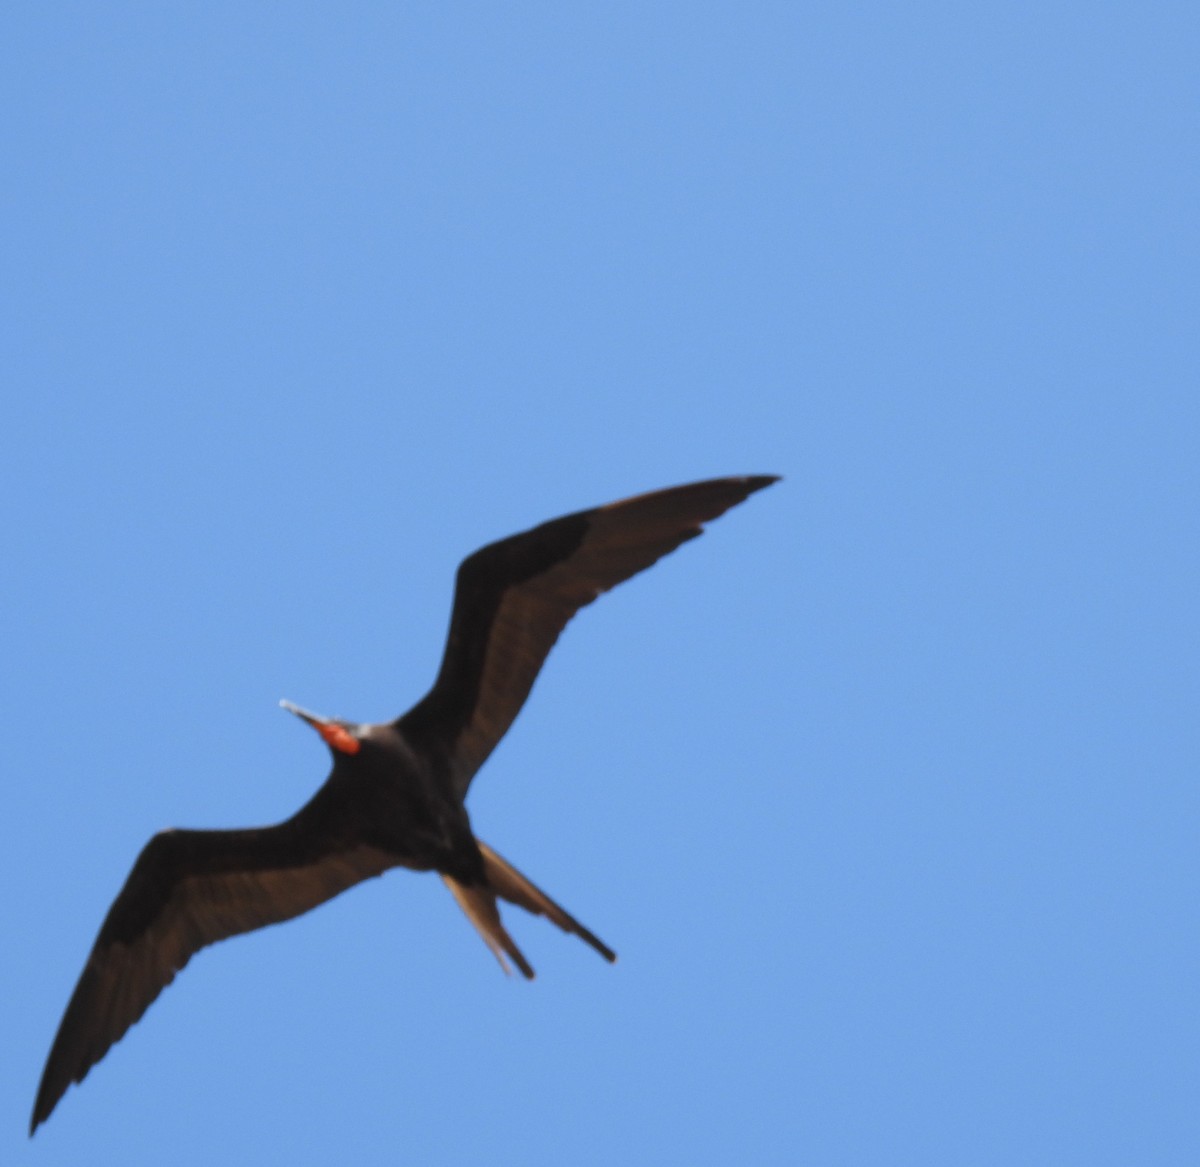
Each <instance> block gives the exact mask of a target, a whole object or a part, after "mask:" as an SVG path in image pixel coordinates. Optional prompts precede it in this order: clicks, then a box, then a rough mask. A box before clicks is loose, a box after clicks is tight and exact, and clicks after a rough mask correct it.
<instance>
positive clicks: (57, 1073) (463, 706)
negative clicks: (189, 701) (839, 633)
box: [29, 475, 777, 1135]
mask: <svg viewBox="0 0 1200 1167" xmlns="http://www.w3.org/2000/svg"><path fill="white" fill-rule="evenodd" d="M775 481H777V479H776V478H775V477H774V476H771V475H758V476H754V477H745V478H717V479H712V480H710V481H707V482H695V483H692V484H690V485H687V486H677V487H673V488H671V489H668V490H659V491H655V492H653V493H651V494H643V495H638V496H636V497H634V498H629V499H625V500H623V501H620V502H614V503H610V504H609V505H608V506H602V507H596V508H594V509H592V510H586V511H579V512H577V513H576V514H570V515H565V516H563V517H562V518H558V519H552V520H551V521H550V522H547V523H543V524H542V525H541V526H538V527H534V528H532V529H531V530H529V531H525V532H522V533H521V534H519V535H513V536H511V537H510V538H508V539H502V540H500V541H499V542H496V543H491V544H489V545H488V546H486V547H483V548H482V549H480V550H479V551H476V552H475V553H474V554H473V555H471V556H469V557H468V558H467V559H465V560H464V561H463V563H462V564H461V565H460V567H459V569H458V575H457V579H456V581H455V588H454V605H453V609H452V611H451V616H450V631H449V635H448V637H447V641H446V649H445V654H444V656H443V658H442V664H441V669H440V671H439V672H438V675H437V679H436V680H435V681H434V683H433V688H432V689H430V690H429V692H428V693H427V694H426V695H425V696H424V697H423V698H422V699H421V700H420V701H418V702H417V704H416V705H414V706H413V708H412V709H410V710H409V711H408V712H407V713H405V714H404V715H403V716H401V717H399V718H397V719H396V720H395V721H387V722H381V723H380V724H378V725H364V724H359V723H356V722H352V721H344V720H342V719H340V718H332V717H320V716H318V715H317V714H315V713H309V712H308V711H307V710H304V709H301V708H300V707H299V706H298V705H293V704H292V703H291V702H288V701H284V702H281V704H282V705H283V706H284V708H286V709H288V710H289V711H291V712H292V713H295V714H296V715H297V716H299V717H300V718H302V719H303V720H304V721H306V722H307V723H308V724H309V725H311V726H312V727H313V728H314V729H315V730H316V731H317V733H318V734H320V735H321V737H322V738H323V739H324V740H325V742H326V744H327V745H328V746H329V749H330V752H331V754H332V755H333V769H332V771H331V773H330V775H329V777H328V779H327V780H326V781H325V784H324V785H323V786H322V787H321V788H320V789H319V790H318V791H317V793H316V794H315V795H314V796H313V797H312V799H311V800H310V801H309V802H308V803H306V804H305V805H304V806H303V807H302V808H301V809H300V810H299V811H297V813H296V814H295V815H293V816H292V817H291V818H290V819H287V820H285V821H284V822H281V823H278V824H276V825H275V826H269V827H257V828H251V829H248V830H232V831H220V830H215V831H213V830H210V831H193V830H168V831H162V832H160V833H159V834H157V835H155V836H154V837H153V838H152V839H151V840H150V842H149V843H147V844H146V846H145V848H143V850H142V853H141V854H140V855H139V856H138V858H137V861H136V862H135V863H134V865H133V870H132V871H131V872H130V873H129V878H128V879H127V880H126V881H125V886H124V887H123V888H122V889H121V892H120V894H119V895H118V896H117V898H116V900H115V901H114V903H113V905H112V907H111V908H110V909H109V912H108V915H107V916H106V917H105V919H104V923H103V924H102V925H101V927H100V933H99V935H98V936H97V937H96V942H95V944H94V945H93V947H92V951H91V953H90V955H89V956H88V959H87V964H86V965H84V969H83V973H82V975H81V976H80V978H79V983H78V984H77V985H76V987H75V992H74V993H73V994H72V996H71V1000H70V1002H69V1003H68V1005H67V1009H66V1013H65V1014H64V1015H63V1019H62V1022H61V1023H60V1024H59V1027H58V1033H57V1035H56V1036H55V1038H54V1044H53V1045H52V1046H51V1048H50V1056H49V1058H48V1059H47V1061H46V1068H45V1070H44V1071H43V1073H42V1080H41V1084H40V1085H39V1087H38V1092H37V1099H36V1101H35V1102H34V1106H33V1117H32V1119H31V1121H30V1126H29V1133H30V1134H31V1135H32V1134H33V1132H34V1131H35V1130H36V1129H37V1127H38V1125H39V1124H40V1123H42V1122H44V1121H45V1120H46V1119H47V1118H49V1116H50V1113H51V1111H53V1109H54V1108H55V1106H56V1105H57V1104H58V1101H59V1099H60V1098H62V1096H63V1094H64V1093H65V1092H66V1090H67V1087H68V1086H70V1084H71V1083H72V1082H82V1081H83V1079H84V1077H85V1076H86V1075H87V1072H88V1071H89V1070H90V1069H91V1067H92V1066H94V1065H95V1064H96V1063H97V1062H98V1061H99V1060H100V1059H101V1058H102V1057H104V1055H105V1054H106V1053H107V1052H108V1050H109V1048H110V1047H111V1046H112V1045H113V1044H114V1043H115V1042H116V1041H118V1040H119V1039H120V1038H121V1037H122V1035H123V1034H124V1033H125V1032H126V1030H128V1029H129V1027H130V1026H131V1025H133V1024H134V1022H135V1021H137V1020H138V1019H139V1018H140V1017H141V1016H142V1014H143V1013H144V1012H145V1011H146V1009H147V1008H148V1007H149V1005H150V1003H151V1002H152V1001H153V1000H154V999H155V998H156V997H157V996H158V995H159V993H161V992H162V991H163V989H164V988H166V986H167V985H169V984H170V983H171V981H172V980H173V979H174V978H175V974H176V973H177V972H179V970H180V969H182V968H183V967H184V965H186V964H187V962H188V961H189V960H190V959H191V957H192V956H193V955H194V954H195V953H196V952H198V951H199V950H200V949H201V948H203V947H205V946H206V945H208V944H215V943H216V942H217V941H218V940H224V939H227V938H228V937H230V936H236V935H238V934H239V933H242V932H250V931H253V930H254V929H255V928H262V927H265V926H266V925H268V924H278V923H280V922H282V921H284V920H290V919H293V918H294V917H296V916H299V915H301V914H302V913H304V912H307V911H309V910H310V909H312V908H315V907H316V906H317V905H318V904H322V903H324V902H325V901H326V900H329V899H332V898H333V897H334V896H336V895H338V894H340V893H341V892H344V891H346V890H347V889H348V888H350V887H353V886H354V885H355V884H356V883H360V882H361V881H362V880H364V879H368V878H370V877H371V876H375V875H381V874H382V873H383V872H385V871H387V870H388V869H389V868H392V867H408V868H411V869H413V870H416V871H431V870H432V871H436V872H437V873H438V874H439V875H441V877H442V879H443V880H445V882H446V885H447V886H448V887H449V888H450V891H451V892H452V893H453V894H454V898H455V899H456V900H457V901H458V903H459V906H460V907H461V908H462V909H463V911H464V912H465V913H466V915H467V917H468V919H470V921H471V923H472V924H474V926H475V927H476V929H478V931H479V934H480V936H482V937H483V940H484V942H485V943H486V944H487V946H488V947H489V948H490V949H491V950H492V952H493V953H494V954H495V956H496V958H497V959H498V960H499V961H500V964H501V966H502V967H503V968H504V970H505V971H506V972H507V971H509V967H508V963H507V960H506V957H507V958H508V959H509V960H511V961H512V962H513V964H515V965H516V966H517V968H518V969H520V971H521V972H522V973H523V974H524V975H525V976H526V977H527V978H532V977H533V969H532V967H530V964H529V962H528V961H527V960H526V959H525V957H524V955H523V954H522V953H521V950H520V949H519V948H517V946H516V944H515V943H514V942H513V939H512V937H511V936H510V935H509V934H508V932H507V931H506V930H505V928H504V925H503V924H502V923H501V920H500V912H499V908H498V907H497V902H496V901H497V899H502V900H506V901H508V902H509V903H511V904H516V905H517V906H518V907H522V908H524V909H525V910H526V911H528V912H531V913H532V914H533V915H535V916H546V917H548V918H549V919H550V920H551V921H552V922H553V923H555V924H557V925H558V926H559V927H560V928H561V929H562V930H563V931H564V932H570V933H574V934H575V935H576V936H578V937H580V938H581V939H582V940H584V941H585V942H586V943H588V944H590V945H591V946H592V948H594V949H595V950H596V951H597V952H598V953H599V954H600V955H601V956H603V957H604V959H605V960H608V961H613V960H616V954H615V953H614V952H613V950H612V949H611V948H609V947H608V945H607V944H605V943H604V942H603V941H602V940H600V939H599V938H598V937H597V936H595V935H594V934H593V933H591V932H589V931H588V929H587V928H585V927H584V926H583V925H582V924H581V923H580V922H579V921H578V920H576V919H575V918H574V917H573V916H572V915H571V914H570V913H569V912H567V911H566V910H565V909H563V908H562V907H560V906H559V905H558V904H556V903H555V902H554V901H553V900H552V899H551V898H550V897H549V896H548V895H546V893H545V892H543V891H542V890H541V889H540V888H538V887H535V886H534V884H533V883H531V882H530V881H529V880H528V879H526V878H525V876H524V875H522V874H521V873H520V872H519V871H518V870H517V869H516V868H515V867H513V866H512V864H510V863H508V862H507V861H506V860H504V859H502V858H501V857H500V856H499V855H498V854H497V853H496V852H495V851H493V850H492V849H491V848H490V847H489V846H487V845H486V844H485V843H483V842H481V841H480V840H478V839H477V838H476V837H475V835H474V833H473V832H472V830H471V823H470V820H469V819H468V817H467V812H466V808H465V805H464V801H465V799H466V795H467V789H468V787H469V786H470V784H471V779H472V778H473V777H474V776H475V772H476V771H477V770H478V769H479V767H480V766H481V765H483V763H484V762H485V761H486V760H487V757H488V755H489V754H490V753H491V752H492V750H494V749H495V748H496V745H497V743H498V742H499V741H500V739H501V738H502V737H503V736H504V734H505V732H506V731H507V730H508V727H509V726H510V725H511V724H512V722H513V719H514V718H515V717H516V716H517V713H518V712H519V711H520V709H521V706H522V705H523V704H524V703H525V699H526V697H528V695H529V691H530V689H531V687H532V686H533V682H534V679H535V678H536V677H537V674H538V671H539V669H541V667H542V662H543V661H544V660H545V659H546V655H547V654H548V653H549V651H550V649H551V648H552V647H553V646H554V642H555V641H556V640H557V639H558V636H559V633H561V632H562V630H563V628H564V627H565V626H566V624H567V622H568V621H569V620H570V619H571V617H572V616H573V615H574V614H575V613H576V612H577V611H578V610H579V609H580V608H581V607H583V606H584V605H585V604H590V603H591V602H592V601H593V600H594V599H595V598H596V597H597V596H598V595H600V593H601V592H605V591H607V590H608V589H609V588H612V587H615V586H616V585H617V584H619V583H621V582H622V580H626V579H628V578H629V577H630V576H632V575H636V574H637V573H638V572H639V571H643V570H644V569H645V568H647V567H649V566H650V565H651V564H653V563H654V562H655V561H656V560H658V559H661V558H662V556H664V555H666V554H667V553H668V552H670V551H673V550H674V549H675V548H676V547H678V546H679V545H680V544H681V543H684V542H686V541H687V540H688V539H692V538H695V537H696V536H697V535H699V534H700V532H701V525H702V524H703V523H706V522H708V521H709V520H711V519H715V518H716V517H717V516H718V515H721V514H723V513H724V512H725V511H727V510H728V509H729V508H730V507H732V506H736V505H737V504H738V503H740V502H742V501H744V500H745V499H746V497H747V496H748V495H750V494H752V493H753V492H754V491H756V490H761V489H762V488H763V487H765V486H769V485H770V484H771V483H772V482H775Z"/></svg>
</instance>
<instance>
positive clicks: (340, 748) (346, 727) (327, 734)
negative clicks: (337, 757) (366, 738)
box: [279, 701, 362, 754]
mask: <svg viewBox="0 0 1200 1167" xmlns="http://www.w3.org/2000/svg"><path fill="white" fill-rule="evenodd" d="M279 704H280V705H281V706H282V707H283V708H284V709H286V710H287V711H288V712H289V713H294V714H295V715H296V716H297V717H298V718H300V720H301V721H307V722H308V724H309V725H311V726H312V727H313V729H315V730H316V731H317V733H319V734H320V735H321V737H322V738H324V739H325V742H326V744H327V745H328V746H329V748H330V749H331V750H333V751H334V753H338V754H357V753H358V751H359V750H360V749H362V742H361V741H360V740H359V739H358V736H357V735H356V734H355V732H354V726H353V725H352V724H351V723H350V722H348V721H339V720H338V719H337V718H336V717H321V716H319V715H318V714H316V713H310V712H309V711H308V710H307V709H301V708H300V706H299V705H293V704H292V702H290V701H280V702H279Z"/></svg>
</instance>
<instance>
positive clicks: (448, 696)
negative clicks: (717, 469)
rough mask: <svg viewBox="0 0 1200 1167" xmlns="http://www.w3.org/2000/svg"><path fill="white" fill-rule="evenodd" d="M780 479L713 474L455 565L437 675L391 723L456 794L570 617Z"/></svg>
mask: <svg viewBox="0 0 1200 1167" xmlns="http://www.w3.org/2000/svg"><path fill="white" fill-rule="evenodd" d="M775 481H776V479H775V478H774V477H772V476H767V475H760V476H756V477H747V478H717V479H712V480H710V481H707V482H695V483H692V484H691V485H688V486H677V487H673V488H671V489H669V490H659V491H655V492H654V493H652V494H643V495H638V496H637V497H635V498H629V499H625V500H623V501H621V502H614V503H610V504H609V505H608V506H602V507H596V508H595V509H593V510H587V511H580V512H578V513H577V514H573V515H565V516H564V517H562V518H560V519H552V520H551V521H550V522H548V523H543V524H542V525H541V526H540V527H534V528H533V529H532V530H530V531H525V532H523V533H522V534H520V535H513V536H512V537H511V538H508V539H503V540H501V541H500V542H498V543H491V544H489V545H488V546H487V547H484V548H482V549H481V550H479V551H476V552H475V554H474V555H471V556H470V557H469V558H467V559H466V560H464V561H463V563H462V566H461V567H459V569H458V579H457V582H456V585H455V591H454V608H453V612H452V613H451V617H450V633H449V636H448V638H447V641H446V652H445V656H444V657H443V658H442V667H441V670H440V672H439V673H438V676H437V680H436V681H435V682H434V685H433V688H432V689H431V690H430V691H429V693H427V694H426V696H425V697H424V698H422V700H421V701H420V702H418V704H417V705H415V706H414V707H413V708H412V709H411V710H410V711H409V712H408V713H406V714H405V715H404V716H403V717H401V718H399V719H398V721H397V725H398V727H399V729H400V730H401V732H402V733H403V734H404V735H405V737H406V738H407V739H408V740H409V741H410V742H412V743H413V744H414V745H415V746H416V747H417V748H418V749H421V750H423V751H428V752H429V754H430V755H432V756H434V757H438V756H440V757H442V758H444V759H445V760H446V762H447V764H448V768H449V773H450V778H451V783H452V785H453V787H454V792H455V793H456V794H457V796H458V797H460V798H461V797H463V796H464V795H465V794H466V791H467V787H468V786H469V785H470V782H471V779H472V777H473V776H474V775H475V772H476V771H477V770H478V769H479V767H480V766H481V765H482V764H483V762H484V761H485V759H486V758H487V756H488V755H489V754H490V753H491V752H492V750H493V749H495V747H496V743H497V742H499V740H500V739H501V738H502V737H503V736H504V734H505V732H506V731H507V730H508V727H509V726H510V725H511V724H512V722H513V719H514V718H515V717H516V716H517V713H518V712H519V711H520V709H521V706H522V705H523V704H524V703H525V698H526V697H527V696H528V695H529V690H530V688H531V687H532V686H533V682H534V679H535V678H536V677H537V674H538V670H539V669H540V668H541V667H542V662H543V661H544V660H545V659H546V655H547V653H549V651H550V649H551V648H552V647H553V646H554V642H555V641H556V640H557V639H558V636H559V633H561V632H562V630H563V628H564V627H565V626H566V624H567V621H568V620H570V619H571V617H572V616H573V615H574V614H575V613H576V612H577V611H578V610H579V609H580V608H582V607H583V606H584V605H585V604H590V603H591V602H592V600H594V599H595V598H596V597H597V596H598V595H600V593H601V592H605V591H607V590H608V589H609V588H611V587H615V586H616V585H617V584H619V583H621V581H622V580H626V579H628V578H629V577H630V576H632V575H636V574H637V573H638V572H639V571H643V570H644V569H645V568H647V567H649V566H650V565H651V564H652V563H654V562H655V561H656V560H658V559H661V558H662V556H664V555H666V554H667V553H668V552H669V551H673V550H674V549H675V548H676V547H678V546H679V545H680V544H681V543H683V542H685V541H686V540H688V539H693V538H695V537H696V536H697V535H699V534H700V531H701V526H702V524H703V523H706V522H708V521H709V520H710V519H715V518H716V517H717V516H718V515H721V514H723V513H724V512H725V511H727V510H728V509H729V508H730V507H732V506H735V505H736V504H737V503H740V502H742V501H743V500H744V499H745V498H746V497H747V496H748V495H750V494H752V493H753V492H754V491H756V490H761V489H762V488H763V487H764V486H769V485H770V484H771V483H772V482H775Z"/></svg>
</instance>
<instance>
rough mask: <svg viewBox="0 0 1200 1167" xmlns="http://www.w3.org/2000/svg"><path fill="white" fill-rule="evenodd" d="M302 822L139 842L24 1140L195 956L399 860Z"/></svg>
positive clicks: (322, 899) (54, 1050)
mask: <svg viewBox="0 0 1200 1167" xmlns="http://www.w3.org/2000/svg"><path fill="white" fill-rule="evenodd" d="M302 813H303V812H302ZM298 818H299V816H298V817H297V818H296V819H290V820H288V822H285V823H281V824H279V825H278V826H274V827H263V828H260V829H256V830H244V831H164V832H162V833H161V834H158V835H155V836H154V838H152V839H151V840H150V842H149V843H147V844H146V846H145V848H144V849H143V850H142V853H141V855H139V856H138V860H137V862H136V863H135V864H134V866H133V870H132V871H131V872H130V873H129V878H128V879H127V880H126V881H125V886H124V887H123V888H122V889H121V893H120V895H118V896H117V898H116V901H115V902H114V903H113V905H112V907H111V908H110V909H109V912H108V916H107V917H106V918H105V920H104V924H103V926H102V927H101V929H100V934H99V936H97V938H96V943H95V945H94V947H93V948H92V951H91V954H90V955H89V956H88V959H87V964H86V965H85V966H84V969H83V974H82V975H81V976H80V978H79V983H78V984H77V985H76V986H75V992H74V993H73V994H72V996H71V1000H70V1003H69V1004H68V1005H67V1011H66V1013H65V1014H64V1015H63V1019H62V1022H61V1023H60V1025H59V1027H58V1033H57V1035H56V1036H55V1038H54V1044H53V1046H52V1047H51V1049H50V1056H49V1058H48V1059H47V1061H46V1068H45V1070H44V1071H43V1073H42V1081H41V1084H40V1086H39V1087H38V1093H37V1100H36V1102H35V1103H34V1108H33V1117H32V1120H31V1123H30V1133H31V1134H32V1133H33V1131H34V1130H36V1128H37V1126H38V1124H39V1123H42V1122H44V1121H45V1120H46V1119H47V1118H48V1117H49V1116H50V1112H51V1111H52V1110H53V1109H54V1107H55V1106H56V1105H57V1104H58V1100H59V1099H60V1098H61V1097H62V1096H63V1094H64V1093H65V1092H66V1089H67V1087H68V1086H69V1085H70V1084H71V1083H72V1082H82V1081H83V1079H84V1077H85V1076H86V1074H87V1072H88V1070H89V1069H91V1067H92V1066H94V1065H95V1064H96V1063H97V1062H98V1061H99V1060H100V1059H101V1058H102V1057H104V1055H105V1053H106V1052H107V1051H108V1049H109V1047H110V1046H111V1045H112V1044H113V1043H114V1042H116V1041H118V1040H119V1039H120V1038H121V1037H122V1035H123V1034H124V1033H125V1031H126V1030H127V1029H128V1028H129V1027H130V1026H131V1025H132V1024H133V1023H134V1022H135V1021H137V1020H138V1018H139V1017H141V1015H142V1014H143V1013H144V1012H145V1011H146V1009H147V1007H148V1006H149V1005H150V1003H151V1002H152V1001H153V1000H154V999H155V997H157V996H158V995H159V993H161V992H162V991H163V989H164V988H166V987H167V985H169V984H170V983H171V981H172V980H174V978H175V974H176V973H177V972H178V971H179V970H180V969H182V968H183V966H184V965H186V964H187V962H188V961H189V960H190V959H191V957H192V955H193V954H194V953H196V952H198V951H199V950H200V949H201V948H203V947H204V946H205V945H207V944H214V943H216V942H217V941H218V940H224V939H226V938H227V937H229V936H236V935H238V934H239V933H241V932H249V931H251V930H253V929H255V928H262V927H264V926H265V925H267V924H277V923H280V922H281V921H283V920H290V919H291V918H292V917H294V916H299V915H300V914H301V913H302V912H307V911H308V910H309V909H310V908H315V907H316V906H317V905H318V904H321V903H324V902H325V901H326V900H328V899H331V898H332V897H333V896H335V895H337V894H338V893H339V892H343V891H345V890H346V889H347V888H349V887H352V886H353V885H354V884H356V883H358V882H359V881H360V880H363V879H366V878H368V877H370V876H373V875H379V874H380V873H382V872H383V871H384V870H386V869H387V868H388V867H390V866H392V865H393V864H394V862H395V860H394V859H393V858H391V857H390V856H388V855H387V854H386V853H385V852H384V851H381V850H379V849H377V848H374V847H370V846H366V845H360V846H357V847H339V846H336V845H334V844H333V843H331V842H327V841H323V840H321V839H320V838H318V837H317V836H316V834H315V833H314V832H312V831H311V830H308V829H305V825H304V823H303V822H302V821H298Z"/></svg>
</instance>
